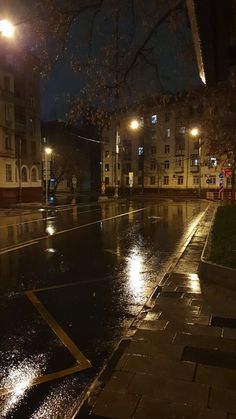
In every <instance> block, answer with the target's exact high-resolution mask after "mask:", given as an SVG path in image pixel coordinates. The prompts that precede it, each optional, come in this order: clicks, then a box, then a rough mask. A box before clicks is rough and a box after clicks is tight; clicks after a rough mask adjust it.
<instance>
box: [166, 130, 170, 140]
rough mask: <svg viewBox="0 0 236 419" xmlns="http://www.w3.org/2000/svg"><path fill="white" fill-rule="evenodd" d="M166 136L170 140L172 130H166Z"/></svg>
mask: <svg viewBox="0 0 236 419" xmlns="http://www.w3.org/2000/svg"><path fill="white" fill-rule="evenodd" d="M166 136H167V138H170V128H167V130H166Z"/></svg>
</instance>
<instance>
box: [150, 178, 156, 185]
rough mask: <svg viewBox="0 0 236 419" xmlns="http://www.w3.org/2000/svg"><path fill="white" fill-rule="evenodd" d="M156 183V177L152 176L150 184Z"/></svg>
mask: <svg viewBox="0 0 236 419" xmlns="http://www.w3.org/2000/svg"><path fill="white" fill-rule="evenodd" d="M155 183H156V177H155V176H150V184H151V185H155Z"/></svg>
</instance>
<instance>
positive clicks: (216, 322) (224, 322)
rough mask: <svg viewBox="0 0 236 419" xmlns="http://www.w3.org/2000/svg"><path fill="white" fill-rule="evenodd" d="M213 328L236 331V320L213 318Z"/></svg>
mask: <svg viewBox="0 0 236 419" xmlns="http://www.w3.org/2000/svg"><path fill="white" fill-rule="evenodd" d="M211 326H217V327H229V328H231V329H236V319H232V318H229V317H218V316H212V319H211Z"/></svg>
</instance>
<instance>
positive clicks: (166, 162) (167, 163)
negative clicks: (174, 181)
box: [164, 160, 170, 169]
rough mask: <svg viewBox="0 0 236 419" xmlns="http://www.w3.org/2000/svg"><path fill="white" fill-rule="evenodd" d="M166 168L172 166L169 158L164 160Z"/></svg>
mask: <svg viewBox="0 0 236 419" xmlns="http://www.w3.org/2000/svg"><path fill="white" fill-rule="evenodd" d="M164 168H165V169H169V168H170V162H169V160H165V161H164Z"/></svg>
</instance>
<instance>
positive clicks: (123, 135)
mask: <svg viewBox="0 0 236 419" xmlns="http://www.w3.org/2000/svg"><path fill="white" fill-rule="evenodd" d="M181 114H182V113H181V112H179V110H178V109H177V108H176V109H175V107H174V106H170V107H169V108H168V109H165V111H160V110H158V111H156V112H155V110H154V108H153V109H152V111H151V112H149V113H148V114H147V113H146V114H145V115H143V116H140V115H137V114H136V115H135V114H133V115H129V116H125V117H123V118H122V119H121V122H120V127H119V141H120V143H119V154H118V163H117V173H118V176H117V177H118V185H119V188H120V190H125V189H126V190H127V188H128V189H129V188H130V178H132V179H133V181H131V183H133V185H132V187H133V189H134V190H142V189H145V191H146V190H150V191H151V190H152V191H153V192H154V191H160V192H173V191H176V190H181V191H185V192H186V191H188V192H189V193H191V194H194V195H198V194H200V193H201V196H205V195H206V191H210V190H211V191H217V190H218V189H219V179H220V178H219V175H220V173H221V171H222V170H221V164H220V163H219V162H217V159H216V157H215V156H211V155H208V154H207V147H206V146H207V144H206V141H205V139H204V138H201V136H200V134H199V136H198V137H193V136H192V135H191V132H190V128H191V126H190V123H189V121H187V120H185V119H184V118H183V117H182V116H181ZM133 118H136V119H137V120H139V122H140V124H139V127H138V128H137V129H135V130H131V128H130V121H131V120H132V119H133ZM115 138H116V135H115V127H114V126H111V127H110V128H109V129H108V130H106V131H105V132H104V134H103V144H102V161H101V166H102V185H103V187H104V186H105V188H106V191H107V192H109V189H110V190H111V189H113V188H114V187H115V161H116V160H115ZM224 186H225V187H227V186H230V178H226V177H225V178H224Z"/></svg>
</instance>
